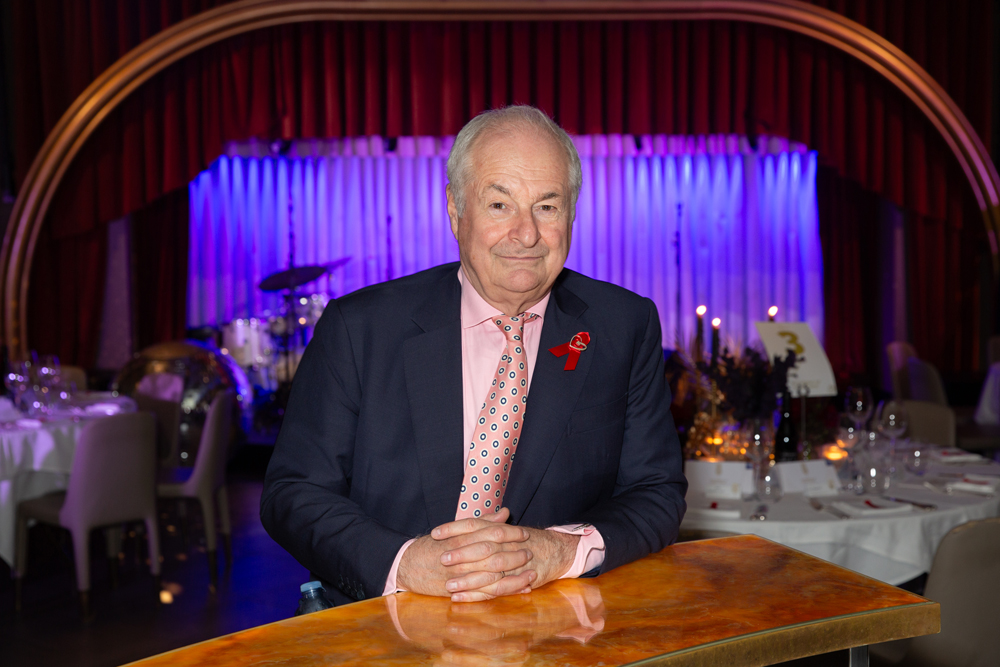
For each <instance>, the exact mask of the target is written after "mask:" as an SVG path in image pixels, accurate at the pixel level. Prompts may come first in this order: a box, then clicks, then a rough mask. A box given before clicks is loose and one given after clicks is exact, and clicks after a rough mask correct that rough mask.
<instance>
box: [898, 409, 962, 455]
mask: <svg viewBox="0 0 1000 667" xmlns="http://www.w3.org/2000/svg"><path fill="white" fill-rule="evenodd" d="M903 405H905V406H906V413H907V415H908V417H909V424H908V425H907V428H906V435H907V437H910V438H913V439H914V440H920V441H922V442H929V443H931V444H934V445H941V446H942V447H954V446H955V411H954V410H952V409H951V408H949V407H948V406H947V405H938V404H937V403H929V402H927V401H903Z"/></svg>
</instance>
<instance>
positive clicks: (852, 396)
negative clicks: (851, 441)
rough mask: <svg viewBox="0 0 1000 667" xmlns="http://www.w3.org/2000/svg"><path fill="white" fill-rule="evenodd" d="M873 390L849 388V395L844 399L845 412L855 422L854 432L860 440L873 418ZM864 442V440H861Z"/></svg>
mask: <svg viewBox="0 0 1000 667" xmlns="http://www.w3.org/2000/svg"><path fill="white" fill-rule="evenodd" d="M874 407H875V406H874V405H872V390H871V389H869V388H868V387H848V388H847V395H846V397H845V399H844V410H845V411H846V412H847V415H848V416H849V417H850V418H851V421H852V422H854V432H855V433H856V434H858V436H859V438H860V435H861V433H862V431H863V430H864V427H865V424H867V423H868V420H869V418H871V416H872V409H873V408H874ZM861 440H862V441H863V440H864V439H863V438H862V439H861Z"/></svg>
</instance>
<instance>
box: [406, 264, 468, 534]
mask: <svg viewBox="0 0 1000 667" xmlns="http://www.w3.org/2000/svg"><path fill="white" fill-rule="evenodd" d="M456 273H457V267H456V272H454V273H449V275H448V276H447V277H446V278H445V279H443V280H442V282H441V284H440V285H439V287H438V288H437V289H435V290H434V293H433V294H432V296H431V297H430V298H429V299H428V300H427V301H426V302H425V303H424V304H423V305H422V306H421V307H420V308H419V309H418V310H417V312H416V314H415V315H414V317H413V321H414V322H415V323H416V324H417V326H419V327H420V328H421V329H422V330H423V333H421V334H419V335H417V336H414V337H412V338H409V339H407V340H406V342H404V343H403V368H404V373H405V375H406V391H407V395H408V396H409V402H410V414H411V416H412V419H413V431H414V439H415V442H416V449H417V460H418V462H419V466H420V481H421V485H422V486H423V492H424V499H425V500H426V503H427V518H428V520H429V521H430V525H431V526H438V525H440V524H442V523H447V522H448V521H453V520H454V519H455V509H456V507H458V496H459V492H460V490H461V486H462V473H463V467H462V452H463V448H462V320H461V301H462V299H461V285H460V284H459V282H458V278H457V276H456Z"/></svg>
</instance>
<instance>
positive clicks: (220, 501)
mask: <svg viewBox="0 0 1000 667" xmlns="http://www.w3.org/2000/svg"><path fill="white" fill-rule="evenodd" d="M233 405H234V393H233V391H232V390H228V391H225V392H223V393H221V394H219V395H218V396H216V397H215V400H213V401H212V405H211V407H210V408H209V409H208V417H207V418H206V419H205V427H204V429H203V430H202V432H201V440H200V442H199V445H198V455H197V458H195V462H194V467H193V468H171V469H166V468H161V469H160V482H159V484H158V485H157V494H158V495H159V496H160V497H161V498H191V499H193V500H197V501H198V504H199V505H201V513H202V517H204V521H205V548H206V550H207V551H208V567H209V580H210V582H211V585H210V588H211V590H212V591H215V587H216V584H217V583H218V577H219V574H218V569H217V561H216V527H215V520H216V517H218V520H219V528H218V530H219V532H220V533H222V539H223V548H224V549H225V552H226V565H227V566H228V565H229V564H230V563H232V558H233V555H232V538H231V534H232V528H231V525H230V518H229V495H228V492H227V491H226V455H227V453H228V448H229V432H230V426H231V424H232V421H233Z"/></svg>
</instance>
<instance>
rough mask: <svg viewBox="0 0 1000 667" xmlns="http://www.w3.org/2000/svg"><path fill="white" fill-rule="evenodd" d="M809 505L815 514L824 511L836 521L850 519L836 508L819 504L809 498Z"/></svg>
mask: <svg viewBox="0 0 1000 667" xmlns="http://www.w3.org/2000/svg"><path fill="white" fill-rule="evenodd" d="M809 504H810V505H812V508H813V509H814V510H816V511H817V512H822V511H823V510H826V511H827V512H829V513H830V514H832V515H833V516H835V517H837V518H838V519H850V518H851V517H849V516H847V515H846V514H844V513H843V512H841V511H840V510H838V509H837V508H836V507H834V506H832V505H829V506H828V505H824V504H823V503H821V502H820V501H818V500H817V499H815V498H810V499H809Z"/></svg>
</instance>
